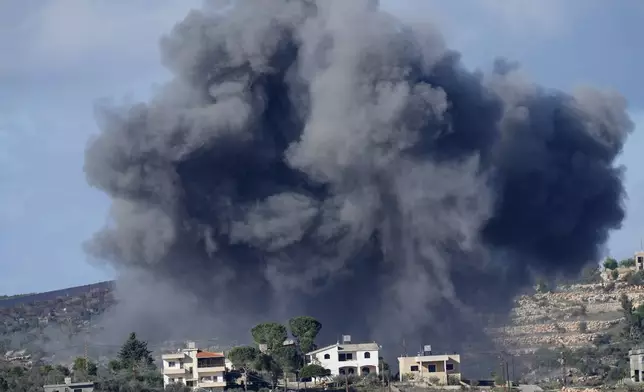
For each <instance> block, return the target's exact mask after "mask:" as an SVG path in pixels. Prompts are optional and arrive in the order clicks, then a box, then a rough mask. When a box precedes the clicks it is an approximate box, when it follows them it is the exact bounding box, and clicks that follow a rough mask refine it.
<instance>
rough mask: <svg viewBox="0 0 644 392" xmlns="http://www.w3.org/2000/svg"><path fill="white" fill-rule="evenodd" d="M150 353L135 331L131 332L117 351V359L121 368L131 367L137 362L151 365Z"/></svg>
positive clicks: (152, 362) (152, 361) (152, 360)
mask: <svg viewBox="0 0 644 392" xmlns="http://www.w3.org/2000/svg"><path fill="white" fill-rule="evenodd" d="M151 354H152V352H151V351H150V350H148V344H147V343H146V342H144V341H142V340H139V339H137V338H136V333H134V332H132V333H131V334H130V336H129V337H128V339H127V340H126V341H125V343H124V344H123V347H121V350H120V351H119V353H118V361H119V363H120V366H121V368H132V367H133V366H135V365H138V364H144V365H147V366H152V365H153V364H154V359H153V358H152V355H151Z"/></svg>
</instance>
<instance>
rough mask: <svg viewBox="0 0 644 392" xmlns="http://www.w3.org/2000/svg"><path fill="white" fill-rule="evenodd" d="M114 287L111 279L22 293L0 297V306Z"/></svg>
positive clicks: (52, 298) (48, 299) (77, 294)
mask: <svg viewBox="0 0 644 392" xmlns="http://www.w3.org/2000/svg"><path fill="white" fill-rule="evenodd" d="M113 287H114V281H112V280H109V281H105V282H98V283H92V284H87V285H84V286H76V287H68V288H66V289H60V290H54V291H46V292H44V293H33V294H20V295H14V296H10V297H6V298H3V297H0V308H3V307H4V308H6V307H12V306H16V305H19V304H26V303H32V302H41V301H51V300H55V299H56V298H61V297H75V296H80V295H83V294H86V293H89V292H90V291H92V290H95V289H98V290H111V289H113Z"/></svg>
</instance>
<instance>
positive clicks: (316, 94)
mask: <svg viewBox="0 0 644 392" xmlns="http://www.w3.org/2000/svg"><path fill="white" fill-rule="evenodd" d="M233 4H234V5H233V6H232V7H231V8H230V9H228V10H227V11H226V12H225V13H217V12H215V11H213V10H212V9H208V8H204V9H203V10H200V11H193V12H191V13H190V14H189V15H188V16H187V17H186V18H185V19H184V20H183V21H182V22H180V23H179V24H178V25H177V26H176V27H175V28H174V30H173V31H172V32H171V33H170V34H169V35H168V36H167V37H164V38H163V39H162V42H161V48H162V55H163V62H164V64H165V65H166V66H167V67H168V68H169V69H170V70H171V71H172V72H173V74H174V78H173V79H172V81H170V82H169V83H168V84H167V85H165V86H164V87H163V88H162V89H161V90H160V91H159V92H158V94H157V95H156V96H155V97H154V98H153V99H152V100H150V102H147V103H139V104H137V105H133V106H127V107H102V108H101V109H100V110H99V123H100V124H99V125H100V128H101V130H102V132H101V134H100V135H99V136H98V137H97V138H96V139H95V140H93V141H92V142H91V144H90V145H89V147H88V150H87V155H86V163H85V170H86V173H87V178H88V181H89V183H90V184H91V185H93V186H96V187H98V188H100V189H102V190H103V191H104V192H106V193H107V194H108V195H109V196H110V197H111V198H112V199H113V205H112V211H111V215H110V218H111V219H110V223H109V224H108V225H107V227H105V228H104V229H103V230H102V231H100V232H99V233H97V234H96V235H95V236H94V238H93V239H92V240H91V241H89V242H88V244H87V248H88V250H89V251H90V253H91V254H92V255H93V256H95V257H98V258H101V259H105V260H109V261H110V262H111V263H113V265H114V266H116V267H117V268H118V269H119V271H121V272H122V273H123V274H125V275H128V274H130V272H129V271H135V273H136V274H140V273H144V274H145V275H146V276H148V277H149V278H148V281H155V282H163V283H162V284H161V283H159V284H157V285H152V284H149V285H147V284H146V283H144V282H145V281H142V282H141V283H140V285H139V286H138V287H136V288H134V286H136V284H134V286H133V285H132V284H130V285H129V286H130V288H131V292H132V293H139V294H133V295H130V296H129V297H127V298H128V300H130V301H137V300H138V301H139V302H134V303H137V304H138V305H137V306H139V307H140V309H141V312H138V311H136V307H134V308H133V307H132V306H131V305H130V306H129V308H128V309H129V313H127V314H128V315H129V316H130V317H131V318H136V317H137V314H139V315H141V317H142V318H145V319H147V320H148V321H149V320H155V321H154V324H155V325H157V326H158V328H166V329H168V330H172V329H175V328H181V326H180V325H179V324H184V325H183V327H186V325H185V323H186V322H178V321H177V320H178V319H179V318H177V317H175V316H176V315H177V314H180V315H184V313H186V312H187V309H195V312H198V313H200V314H210V315H213V317H214V318H215V319H218V320H220V321H221V323H217V324H216V327H215V324H213V325H212V329H213V330H212V333H213V334H214V335H217V334H219V333H222V334H224V333H234V332H235V331H237V332H238V331H243V332H244V333H245V332H246V331H247V330H248V329H249V328H250V327H251V325H248V323H249V322H250V321H252V320H255V321H261V320H266V319H277V320H281V319H283V318H285V317H288V316H291V315H296V314H301V313H308V314H312V315H314V316H317V317H319V318H320V319H321V321H322V323H323V325H324V328H323V332H325V333H326V337H327V338H328V339H333V341H334V340H335V337H336V336H338V335H339V334H342V333H353V334H354V335H355V336H356V337H363V338H376V339H381V341H382V340H388V341H389V342H400V341H401V340H402V339H407V341H408V342H409V344H412V342H414V343H413V344H415V343H418V342H420V341H421V340H424V342H427V339H429V338H428V337H429V336H431V337H432V338H431V339H432V341H430V342H429V343H433V344H434V345H435V346H436V347H440V346H441V343H444V345H445V346H448V345H450V344H452V343H454V342H458V341H461V340H462V339H463V338H464V335H463V334H462V333H463V331H467V330H473V329H472V325H477V326H478V327H479V328H480V324H479V322H480V319H479V318H478V315H479V314H480V313H485V312H487V311H492V310H494V309H499V308H506V307H507V305H508V304H509V302H510V301H511V299H512V296H513V295H514V294H516V293H517V292H518V291H519V290H520V289H521V288H523V287H526V286H527V285H528V284H529V283H530V282H531V279H532V278H531V277H532V276H533V274H534V273H539V274H545V275H549V276H554V275H556V274H560V273H574V272H576V271H578V270H579V269H580V268H581V267H582V266H584V265H585V264H587V263H589V262H593V261H596V260H597V259H598V256H599V251H600V249H601V247H602V245H603V244H604V243H605V241H606V239H607V236H608V234H609V231H610V230H612V229H616V228H618V227H619V226H620V223H621V221H622V218H623V217H624V210H623V205H622V199H623V197H624V190H623V186H622V169H621V168H619V167H616V166H615V165H614V159H615V157H616V156H617V155H618V154H619V153H620V151H621V149H622V145H623V143H624V141H625V138H626V136H627V135H628V133H629V132H630V131H631V128H632V123H631V121H630V119H629V118H628V116H627V114H626V102H625V100H624V99H623V98H621V97H620V96H618V95H614V94H607V93H602V92H599V91H596V90H592V89H584V90H579V91H576V92H574V93H573V94H566V93H562V92H559V91H551V90H548V89H545V88H542V87H539V86H536V85H534V84H533V83H531V82H529V81H528V80H527V79H526V78H525V77H524V76H523V74H522V73H521V72H520V71H519V70H518V69H517V67H516V66H515V65H513V64H510V63H508V62H505V61H497V62H496V63H495V64H494V67H493V70H492V71H491V72H489V73H482V72H471V71H469V70H467V69H466V68H464V66H463V65H462V64H461V62H460V60H459V56H458V54H457V53H455V52H453V51H450V50H448V49H447V48H446V47H445V46H444V44H443V40H442V38H441V37H440V36H439V35H438V34H437V33H435V32H433V30H432V29H422V31H419V30H414V29H411V28H408V27H406V26H404V25H403V24H401V23H400V22H398V21H397V20H396V19H395V18H394V17H392V16H391V15H388V14H387V13H385V12H383V11H381V10H380V9H379V8H378V6H377V4H376V2H374V1H368V0H351V1H345V0H333V1H332V0H325V1H318V2H314V1H312V0H308V1H306V0H270V1H268V0H267V1H262V2H261V6H258V4H257V2H256V1H254V0H247V1H243V0H237V1H236V2H234V3H233ZM553 66H556V61H555V60H554V59H553ZM128 276H134V275H128ZM130 282H131V280H130ZM124 286H128V285H124ZM161 286H163V287H166V289H164V290H166V292H167V287H172V290H174V291H176V293H177V295H178V296H179V297H172V296H171V295H167V294H160V293H159V295H158V296H156V295H155V292H154V291H153V290H158V287H161ZM148 287H149V292H150V294H148V295H140V294H141V293H142V292H145V291H146V290H147V288H148ZM185 296H188V297H190V298H193V299H195V298H196V301H198V303H193V302H191V301H192V299H190V300H188V299H186V300H183V299H177V298H184V297H185ZM155 298H158V299H157V300H155ZM172 298H175V299H174V300H173V299H172ZM152 311H154V312H155V314H157V316H154V317H153V316H152V315H151V314H150V312H152ZM164 317H165V318H164ZM180 319H181V320H187V319H186V318H184V317H183V316H181V317H180ZM162 320H167V321H166V323H165V324H164V323H163V322H162ZM172 320H174V321H172ZM240 320H243V323H242V322H241V321H240ZM457 320H459V322H458V323H457V322H456V321H457ZM121 321H122V322H126V320H121ZM121 321H119V322H121ZM188 324H190V323H189V322H188ZM200 324H202V323H200ZM226 325H228V326H229V327H230V328H229V329H230V330H229V331H228V332H224V331H223V330H224V329H225V328H226ZM457 325H459V326H461V328H459V327H457ZM202 327H203V325H202ZM323 343H326V342H323ZM396 344H398V343H396ZM445 348H451V347H445Z"/></svg>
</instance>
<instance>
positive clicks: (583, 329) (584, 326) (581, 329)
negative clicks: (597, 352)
mask: <svg viewBox="0 0 644 392" xmlns="http://www.w3.org/2000/svg"><path fill="white" fill-rule="evenodd" d="M579 332H581V333H586V332H588V323H587V322H585V321H580V322H579Z"/></svg>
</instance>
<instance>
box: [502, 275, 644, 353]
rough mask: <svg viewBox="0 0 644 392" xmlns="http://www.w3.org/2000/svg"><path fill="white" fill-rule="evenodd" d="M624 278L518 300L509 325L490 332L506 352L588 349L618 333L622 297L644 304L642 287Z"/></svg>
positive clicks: (626, 277) (538, 294)
mask: <svg viewBox="0 0 644 392" xmlns="http://www.w3.org/2000/svg"><path fill="white" fill-rule="evenodd" d="M628 276H629V275H628V273H625V274H624V275H623V276H622V275H621V274H620V277H619V278H618V279H612V278H607V279H606V280H605V281H604V282H602V283H595V284H573V285H564V286H558V287H557V288H556V289H555V290H553V291H552V292H545V293H537V294H534V295H526V296H522V297H519V298H518V299H517V301H516V306H515V308H514V310H513V312H512V323H511V324H510V325H508V326H505V327H503V328H494V329H491V330H490V332H491V334H492V335H493V336H495V338H496V340H497V341H499V342H501V343H503V344H504V345H505V346H506V347H507V348H509V349H511V350H513V351H520V352H530V351H534V350H536V349H538V348H541V347H554V346H558V347H561V346H562V345H563V346H566V347H569V348H573V347H581V346H585V345H590V344H591V343H592V342H593V340H594V339H596V338H597V337H599V336H600V335H602V334H611V333H614V332H615V331H617V330H618V329H619V326H618V324H619V323H620V322H621V321H622V320H623V316H622V311H621V306H620V297H621V296H622V294H626V295H627V296H628V297H629V298H630V299H632V300H633V302H634V304H635V306H637V305H639V304H641V303H644V285H636V284H632V283H629V282H628Z"/></svg>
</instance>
